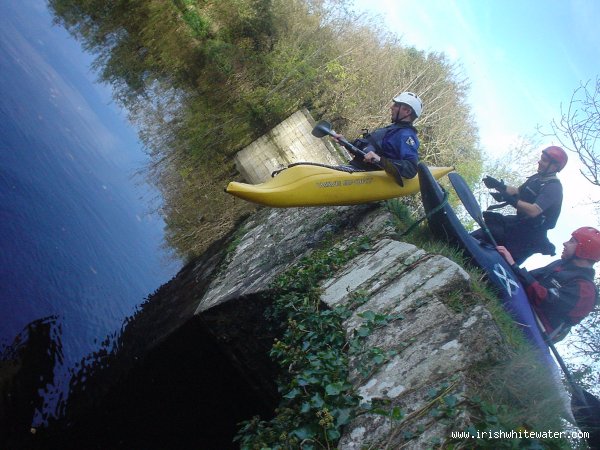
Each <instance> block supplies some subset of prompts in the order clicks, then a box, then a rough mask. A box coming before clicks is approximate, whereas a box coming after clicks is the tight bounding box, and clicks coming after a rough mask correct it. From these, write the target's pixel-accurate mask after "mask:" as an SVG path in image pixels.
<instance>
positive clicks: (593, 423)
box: [448, 172, 600, 448]
mask: <svg viewBox="0 0 600 450" xmlns="http://www.w3.org/2000/svg"><path fill="white" fill-rule="evenodd" d="M448 178H449V179H450V182H451V183H452V187H454V190H455V191H456V194H457V195H458V197H459V198H460V200H461V202H462V204H463V205H464V207H465V209H466V210H467V212H468V213H469V215H470V216H471V217H472V218H473V220H475V222H477V224H478V225H479V226H480V227H481V229H482V230H483V231H484V232H485V233H486V234H487V236H488V237H489V238H490V242H491V243H492V244H493V245H494V247H496V246H497V244H496V240H495V239H494V237H493V236H492V233H491V232H490V230H489V228H488V227H487V225H486V223H485V221H484V220H483V214H482V213H481V207H480V206H479V203H478V202H477V199H476V198H475V196H474V195H473V192H472V191H471V189H470V188H469V186H468V185H467V182H466V181H465V180H464V178H463V177H461V176H460V175H459V174H458V173H456V172H452V173H449V174H448ZM534 314H535V312H534ZM540 332H541V333H542V336H544V339H545V341H546V344H547V345H548V347H550V350H552V353H553V354H554V357H555V358H556V361H558V365H559V366H560V368H561V369H562V371H563V373H564V374H565V378H566V379H567V382H568V383H569V385H570V386H571V392H572V393H573V399H572V401H571V406H572V407H571V410H572V412H573V417H574V418H575V421H576V422H577V426H578V427H579V428H580V429H581V430H582V431H586V432H588V433H589V435H590V439H588V444H589V445H590V446H591V447H592V448H600V400H598V398H596V397H595V396H594V395H592V394H590V393H589V392H588V391H586V390H584V389H583V388H581V386H579V385H578V384H577V383H576V382H575V380H574V378H573V376H572V375H571V373H570V372H569V370H568V369H567V366H566V364H565V362H564V361H563V359H562V358H561V356H560V354H559V353H558V350H556V347H555V346H554V344H553V343H552V341H551V339H550V338H549V337H548V335H547V334H546V333H545V331H544V330H542V329H540Z"/></svg>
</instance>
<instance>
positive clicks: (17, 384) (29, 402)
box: [0, 317, 63, 442]
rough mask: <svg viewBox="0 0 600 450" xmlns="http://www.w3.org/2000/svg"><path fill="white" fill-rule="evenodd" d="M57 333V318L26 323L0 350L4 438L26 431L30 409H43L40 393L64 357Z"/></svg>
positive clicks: (1, 432)
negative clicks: (10, 341) (9, 342)
mask: <svg viewBox="0 0 600 450" xmlns="http://www.w3.org/2000/svg"><path fill="white" fill-rule="evenodd" d="M60 334H61V333H60V325H58V324H57V320H56V317H47V318H44V319H38V320H36V321H34V322H32V323H30V324H29V325H27V327H26V328H25V329H24V330H23V331H22V332H21V333H19V334H18V335H17V336H16V337H15V339H14V341H13V343H12V344H11V345H8V346H2V348H1V349H0V424H2V425H3V426H2V427H0V437H1V438H2V439H3V440H4V439H9V438H11V437H13V436H17V435H22V434H23V433H27V432H29V430H30V426H31V418H32V415H33V411H34V410H35V409H38V410H41V409H42V407H43V403H44V401H45V400H44V397H43V396H42V393H43V392H44V391H45V390H46V388H47V387H48V386H49V385H51V384H52V383H53V382H54V367H55V365H56V364H57V363H61V362H62V359H63V355H62V343H61V338H60ZM0 442H2V441H0Z"/></svg>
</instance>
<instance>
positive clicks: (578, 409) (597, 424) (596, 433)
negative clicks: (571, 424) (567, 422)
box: [571, 389, 600, 448]
mask: <svg viewBox="0 0 600 450" xmlns="http://www.w3.org/2000/svg"><path fill="white" fill-rule="evenodd" d="M581 396H583V398H582V397H581ZM571 409H572V411H573V417H575V421H576V422H577V426H578V427H579V429H580V430H581V431H585V432H588V433H589V438H587V439H586V441H587V443H588V445H589V446H590V447H591V448H600V401H599V400H598V399H597V398H596V397H594V396H593V395H592V394H590V393H589V392H587V391H584V390H583V389H578V392H574V393H573V398H572V399H571Z"/></svg>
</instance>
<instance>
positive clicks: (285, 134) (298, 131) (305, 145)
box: [235, 109, 346, 184]
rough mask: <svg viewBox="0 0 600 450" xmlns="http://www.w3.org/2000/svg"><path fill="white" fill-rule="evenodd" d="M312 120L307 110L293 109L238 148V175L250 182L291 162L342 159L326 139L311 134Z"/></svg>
mask: <svg viewBox="0 0 600 450" xmlns="http://www.w3.org/2000/svg"><path fill="white" fill-rule="evenodd" d="M314 124H315V121H314V120H313V118H312V117H311V116H310V113H309V112H308V111H307V110H305V109H304V110H300V111H297V112H295V113H294V114H292V115H291V116H290V117H288V118H287V119H286V120H284V121H283V122H281V123H280V124H279V125H277V126H276V127H275V128H273V129H272V130H271V131H269V132H268V133H267V134H266V135H264V136H261V137H260V138H258V139H257V140H256V141H254V142H252V143H251V144H250V145H248V146H247V147H246V148H244V149H243V150H241V151H239V152H238V153H237V155H236V156H235V165H236V168H237V170H238V172H240V174H241V176H242V178H244V180H245V181H246V182H248V183H251V184H257V183H262V182H264V181H266V180H268V179H269V178H271V173H272V172H273V171H274V170H278V169H281V168H283V167H287V166H288V165H289V164H291V163H295V162H303V161H307V162H316V163H321V164H330V165H338V164H341V163H345V162H346V160H345V159H344V158H341V157H340V156H339V154H338V152H337V151H336V150H335V148H334V147H333V144H331V142H330V141H329V140H327V139H319V138H316V137H314V136H313V135H312V134H311V131H312V129H313V127H314Z"/></svg>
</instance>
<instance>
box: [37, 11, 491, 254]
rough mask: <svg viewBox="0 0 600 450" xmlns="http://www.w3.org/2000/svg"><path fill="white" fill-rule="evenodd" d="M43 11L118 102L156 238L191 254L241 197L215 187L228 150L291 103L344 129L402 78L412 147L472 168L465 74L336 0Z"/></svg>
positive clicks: (379, 112) (227, 225)
mask: <svg viewBox="0 0 600 450" xmlns="http://www.w3.org/2000/svg"><path fill="white" fill-rule="evenodd" d="M49 5H50V8H51V10H52V11H53V13H54V15H55V20H56V22H57V23H59V24H61V25H63V26H65V27H66V28H67V29H68V30H69V31H70V32H71V33H72V34H73V35H74V36H75V37H76V38H77V39H79V40H80V41H81V42H82V43H83V45H84V47H85V48H86V49H87V50H88V51H90V52H91V53H92V54H94V55H95V62H94V68H95V69H96V70H97V72H98V74H99V79H100V80H101V81H103V82H106V83H109V84H110V85H111V86H112V87H113V90H114V97H115V99H116V100H117V101H118V102H119V103H120V104H122V105H123V106H124V107H126V108H127V109H128V111H129V112H130V118H131V120H132V121H133V122H134V123H135V124H136V125H137V126H138V129H139V134H140V138H141V140H142V142H143V143H144V145H145V146H146V148H147V150H148V152H149V153H150V155H151V156H152V164H151V167H149V176H150V177H151V180H152V182H154V183H155V184H156V185H157V186H158V187H159V189H160V190H161V192H162V194H163V196H164V206H163V210H162V212H163V215H164V217H165V219H166V222H167V225H168V230H167V240H168V243H169V244H170V245H172V246H173V247H174V248H175V249H176V250H177V251H178V252H179V253H180V254H181V255H183V256H192V255H195V254H198V253H199V252H201V251H202V250H203V249H204V248H206V246H207V244H209V243H210V242H211V241H213V240H214V239H215V238H218V237H220V236H222V235H223V234H225V233H226V232H227V231H229V230H230V229H231V226H232V224H233V223H234V222H235V220H236V219H237V218H238V217H239V216H240V214H242V213H243V212H244V211H243V209H244V208H248V207H247V206H245V205H244V204H243V203H241V202H239V201H237V202H235V203H234V202H233V199H232V198H228V196H227V195H226V194H224V193H223V187H224V186H225V183H226V181H228V180H230V179H233V178H234V177H235V176H236V172H235V168H234V166H233V162H232V159H233V155H234V154H235V153H236V152H237V151H239V150H240V149H242V148H243V147H245V146H246V145H248V144H249V143H251V142H252V141H253V140H255V139H256V138H258V137H259V136H261V135H263V134H264V133H265V132H266V131H268V130H269V129H271V128H273V127H274V126H275V125H277V124H278V123H279V122H281V121H282V120H284V119H285V118H286V117H288V116H289V115H290V114H292V113H293V112H295V111H296V110H298V109H299V108H302V107H306V108H308V110H309V111H310V112H311V113H312V114H313V116H314V117H315V118H317V119H320V118H327V119H328V120H330V121H331V122H332V123H333V125H334V126H335V128H336V130H339V131H340V132H343V133H344V134H346V135H347V136H348V137H353V136H357V135H358V134H359V132H360V130H361V129H363V128H371V129H372V128H374V127H376V126H380V125H382V124H386V123H388V121H389V104H390V99H391V98H392V97H393V96H394V95H396V94H398V93H399V92H400V91H403V90H410V91H414V92H416V93H418V94H419V95H420V96H421V97H422V98H423V100H424V104H425V109H424V114H423V116H422V117H421V118H420V119H419V121H418V122H417V124H416V125H417V128H418V129H419V133H420V137H421V141H422V147H421V158H422V159H424V160H425V161H427V162H428V163H430V164H435V165H455V166H459V167H460V168H461V172H462V173H463V174H465V175H466V176H467V178H469V177H470V178H472V179H474V177H476V176H478V175H479V172H480V171H481V159H482V158H481V153H480V150H479V147H478V139H477V128H476V125H475V123H474V120H473V118H472V117H471V112H470V108H469V106H468V105H467V103H466V95H467V89H468V83H467V80H465V78H464V77H463V76H462V75H461V74H460V70H459V69H458V68H457V67H455V66H454V65H453V64H452V63H450V62H449V61H448V60H447V58H446V57H445V55H444V54H441V53H426V52H423V51H419V50H417V49H415V48H413V47H407V46H405V45H403V44H402V41H401V39H400V38H399V37H398V35H401V34H402V32H403V30H402V29H398V30H392V31H393V33H390V32H387V31H385V30H384V29H383V27H382V25H381V23H380V22H381V19H379V20H378V19H376V18H372V17H367V16H361V15H357V14H356V13H355V12H353V11H352V10H351V9H350V6H351V2H349V1H346V0H214V1H209V0H114V1H106V0H50V1H49Z"/></svg>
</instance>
